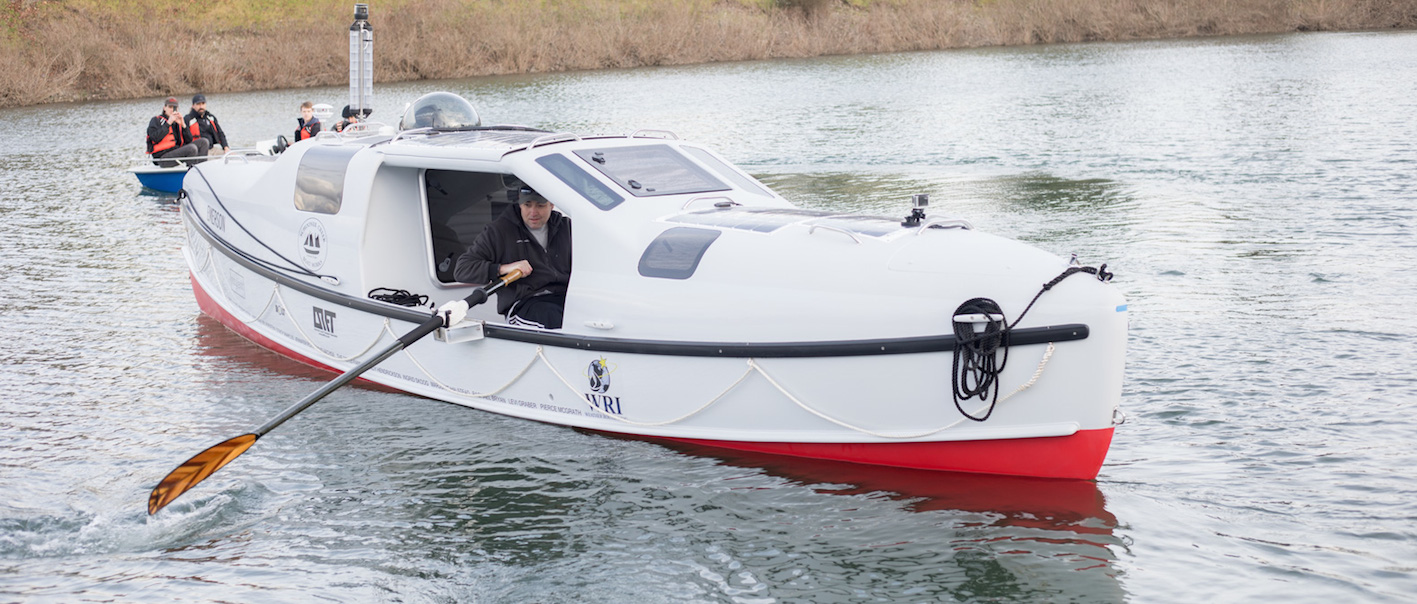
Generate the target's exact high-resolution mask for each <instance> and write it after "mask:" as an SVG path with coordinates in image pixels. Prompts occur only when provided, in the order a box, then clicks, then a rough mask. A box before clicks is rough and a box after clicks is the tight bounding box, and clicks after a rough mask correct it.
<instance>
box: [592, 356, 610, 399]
mask: <svg viewBox="0 0 1417 604" xmlns="http://www.w3.org/2000/svg"><path fill="white" fill-rule="evenodd" d="M613 371H615V368H614V367H612V366H611V364H610V361H607V360H606V359H605V358H604V357H601V358H598V359H595V360H592V361H591V362H590V366H589V367H587V368H586V373H585V376H586V379H588V380H590V391H591V392H599V393H602V394H603V393H605V392H608V391H609V390H610V373H611V372H613Z"/></svg>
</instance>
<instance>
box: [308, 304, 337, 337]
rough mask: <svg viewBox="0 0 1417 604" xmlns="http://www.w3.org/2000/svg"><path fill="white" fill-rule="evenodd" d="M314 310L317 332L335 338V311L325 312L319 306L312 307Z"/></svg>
mask: <svg viewBox="0 0 1417 604" xmlns="http://www.w3.org/2000/svg"><path fill="white" fill-rule="evenodd" d="M311 308H312V309H313V310H314V315H315V316H314V320H315V331H318V332H320V333H321V334H324V335H327V336H331V337H333V336H334V335H335V311H332V310H325V309H323V308H320V307H318V306H313V307H311Z"/></svg>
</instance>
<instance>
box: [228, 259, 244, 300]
mask: <svg viewBox="0 0 1417 604" xmlns="http://www.w3.org/2000/svg"><path fill="white" fill-rule="evenodd" d="M226 281H227V283H226V290H227V291H229V292H231V295H232V296H234V297H237V298H241V299H242V300H245V299H246V279H244V278H242V277H241V273H238V272H236V268H235V267H233V268H229V269H227V271H226Z"/></svg>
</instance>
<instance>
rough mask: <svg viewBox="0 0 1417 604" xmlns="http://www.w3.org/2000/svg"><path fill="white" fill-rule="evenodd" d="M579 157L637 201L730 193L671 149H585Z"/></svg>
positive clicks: (706, 173)
mask: <svg viewBox="0 0 1417 604" xmlns="http://www.w3.org/2000/svg"><path fill="white" fill-rule="evenodd" d="M575 154H576V155H577V156H579V157H580V158H581V159H583V160H585V161H586V162H587V163H589V164H590V165H592V166H595V169H597V170H600V172H601V173H602V174H604V175H606V176H608V177H610V179H611V180H613V181H615V182H616V184H619V185H620V186H621V187H624V188H625V190H626V191H629V192H630V194H631V195H634V196H635V197H655V196H659V195H679V194H682V193H708V192H711V191H727V190H729V189H730V187H729V186H728V185H726V184H724V183H723V181H721V180H719V179H717V178H715V177H714V176H713V175H712V174H710V173H709V171H708V170H705V169H703V168H702V167H700V166H699V165H698V164H696V163H694V162H693V161H692V160H690V159H689V158H687V157H684V156H683V155H681V154H680V153H679V152H678V151H675V150H674V148H673V147H670V146H669V145H641V146H637V147H608V148H605V149H585V150H581V151H576V152H575Z"/></svg>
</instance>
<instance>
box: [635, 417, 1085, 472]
mask: <svg viewBox="0 0 1417 604" xmlns="http://www.w3.org/2000/svg"><path fill="white" fill-rule="evenodd" d="M1112 432H1113V428H1104V429H1100V430H1079V431H1078V432H1076V433H1074V434H1071V435H1069V436H1051V437H1042V438H1010V439H998V440H963V441H936V442H902V443H769V442H742V441H727V440H696V439H688V438H668V437H659V438H661V439H662V440H669V441H675V442H682V443H689V444H694V445H701V446H707V447H716V448H721V449H732V450H735V451H749V452H753V453H768V454H772V455H784V456H790V457H806V458H810V459H826V460H832V461H845V462H851V463H860V464H870V465H877V466H890V467H895V468H913V469H919V470H936V471H948V472H968V473H975V474H998V475H1004V476H1031V477H1035V478H1072V479H1080V480H1092V479H1094V478H1097V473H1098V472H1099V471H1101V469H1102V461H1103V459H1104V458H1105V457H1106V456H1107V449H1108V448H1109V447H1110V446H1111V444H1112Z"/></svg>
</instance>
